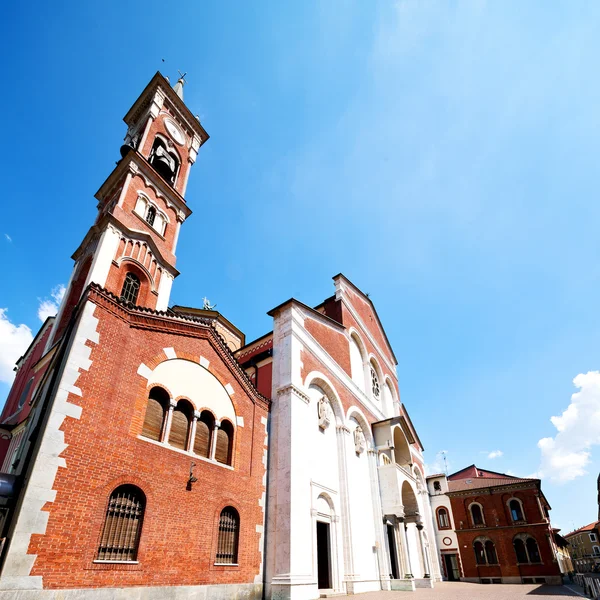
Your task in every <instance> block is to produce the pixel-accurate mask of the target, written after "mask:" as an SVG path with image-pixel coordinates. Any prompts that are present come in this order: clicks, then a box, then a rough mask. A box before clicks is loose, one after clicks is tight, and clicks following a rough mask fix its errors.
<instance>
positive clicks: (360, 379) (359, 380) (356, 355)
mask: <svg viewBox="0 0 600 600" xmlns="http://www.w3.org/2000/svg"><path fill="white" fill-rule="evenodd" d="M350 374H351V376H352V381H354V383H356V385H357V386H358V387H359V388H360V390H361V391H362V392H365V365H364V361H363V355H362V352H361V351H360V346H359V343H358V340H357V338H356V336H355V335H352V336H351V337H350Z"/></svg>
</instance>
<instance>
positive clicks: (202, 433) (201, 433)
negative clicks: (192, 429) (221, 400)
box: [194, 418, 210, 458]
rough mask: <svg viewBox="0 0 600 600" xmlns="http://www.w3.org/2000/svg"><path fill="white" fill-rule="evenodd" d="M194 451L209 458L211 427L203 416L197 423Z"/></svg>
mask: <svg viewBox="0 0 600 600" xmlns="http://www.w3.org/2000/svg"><path fill="white" fill-rule="evenodd" d="M194 452H195V453H196V454H198V456H204V457H205V458H209V454H210V427H209V425H208V423H205V422H204V419H203V418H200V419H198V422H197V423H196V439H195V440H194Z"/></svg>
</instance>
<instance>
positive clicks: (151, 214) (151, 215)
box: [146, 206, 156, 225]
mask: <svg viewBox="0 0 600 600" xmlns="http://www.w3.org/2000/svg"><path fill="white" fill-rule="evenodd" d="M154 219H156V209H155V208H154V206H151V207H150V208H149V209H148V212H147V213H146V223H148V225H154Z"/></svg>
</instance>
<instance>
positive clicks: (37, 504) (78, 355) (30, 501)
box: [0, 301, 100, 590]
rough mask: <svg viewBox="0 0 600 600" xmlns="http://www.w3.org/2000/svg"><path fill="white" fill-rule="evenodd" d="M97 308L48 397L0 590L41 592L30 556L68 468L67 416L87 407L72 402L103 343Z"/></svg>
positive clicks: (82, 322) (80, 329)
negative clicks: (56, 484)
mask: <svg viewBox="0 0 600 600" xmlns="http://www.w3.org/2000/svg"><path fill="white" fill-rule="evenodd" d="M95 309H96V305H95V304H93V303H91V302H90V301H86V303H85V306H84V307H83V309H82V311H81V316H80V318H79V322H78V324H77V326H76V327H75V328H74V330H73V334H72V345H71V348H70V350H69V352H68V354H67V355H66V358H65V361H64V363H63V365H57V367H56V368H59V369H60V368H62V374H61V377H60V381H59V383H58V387H57V388H56V393H55V396H54V398H49V399H48V402H49V407H48V416H47V421H46V423H45V426H44V428H43V430H42V431H41V432H40V435H41V440H40V443H39V448H38V451H37V455H36V456H35V457H34V463H33V469H32V471H31V474H30V476H29V480H28V483H27V487H26V488H25V491H24V494H23V499H22V503H21V507H20V510H19V512H18V514H17V516H16V523H15V526H14V530H13V533H12V540H11V544H10V546H9V548H8V552H7V554H6V560H5V563H4V567H3V569H2V577H1V578H0V589H5V590H6V589H41V588H42V587H43V582H42V577H41V576H31V575H30V573H31V569H32V568H33V564H34V563H35V560H36V557H37V555H35V554H29V553H28V549H29V543H30V541H31V536H32V535H33V534H40V535H43V534H45V533H46V526H47V524H48V519H49V517H50V513H49V512H48V511H44V510H42V509H43V508H44V505H45V504H46V503H47V502H54V499H55V498H56V490H54V489H53V487H54V481H55V479H56V475H57V473H58V469H59V467H63V468H66V467H67V463H66V460H65V459H64V458H62V457H61V456H60V455H61V454H62V452H63V451H64V450H65V449H66V448H67V444H66V443H65V437H64V432H63V431H62V429H61V427H62V424H63V422H64V420H65V418H66V417H71V418H73V419H80V418H81V412H82V408H81V406H77V405H75V404H71V403H70V402H69V401H68V398H69V394H70V393H71V390H73V388H74V387H75V383H76V381H77V379H78V378H79V375H80V372H81V371H88V370H89V368H90V366H91V364H92V361H91V360H90V355H91V352H92V348H91V347H90V346H88V345H87V342H92V343H94V344H98V342H99V341H100V340H99V335H98V332H97V329H96V328H97V325H98V319H97V318H96V317H94V311H95Z"/></svg>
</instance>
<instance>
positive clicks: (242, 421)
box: [236, 416, 244, 427]
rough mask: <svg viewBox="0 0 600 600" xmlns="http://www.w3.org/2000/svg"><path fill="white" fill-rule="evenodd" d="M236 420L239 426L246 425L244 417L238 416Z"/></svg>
mask: <svg viewBox="0 0 600 600" xmlns="http://www.w3.org/2000/svg"><path fill="white" fill-rule="evenodd" d="M236 422H237V426H238V427H243V426H244V417H239V416H238V417H236Z"/></svg>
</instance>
